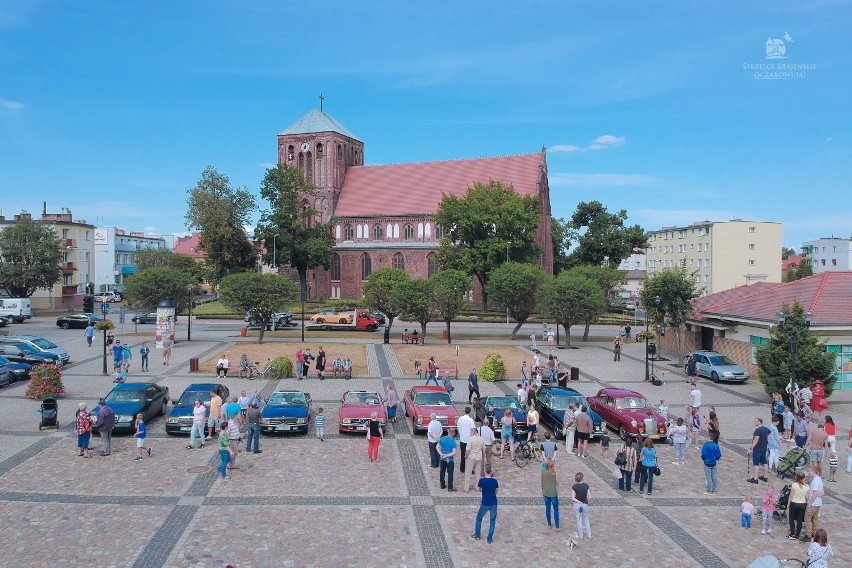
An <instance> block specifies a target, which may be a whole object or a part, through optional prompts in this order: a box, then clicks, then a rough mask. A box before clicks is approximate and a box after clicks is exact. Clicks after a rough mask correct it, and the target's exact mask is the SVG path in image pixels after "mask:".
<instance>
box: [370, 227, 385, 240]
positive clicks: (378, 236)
mask: <svg viewBox="0 0 852 568" xmlns="http://www.w3.org/2000/svg"><path fill="white" fill-rule="evenodd" d="M384 236H385V234H384V231H383V230H382V226H381V225H376V226H375V227H373V240H374V241H380V240H382V239H383V238H384Z"/></svg>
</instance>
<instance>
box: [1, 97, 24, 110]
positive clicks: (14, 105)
mask: <svg viewBox="0 0 852 568" xmlns="http://www.w3.org/2000/svg"><path fill="white" fill-rule="evenodd" d="M25 106H27V105H25V104H24V103H19V102H18V101H10V100H9V99H0V107H3V108H8V109H11V110H20V109H22V108H24V107H25Z"/></svg>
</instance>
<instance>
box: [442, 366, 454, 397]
mask: <svg viewBox="0 0 852 568" xmlns="http://www.w3.org/2000/svg"><path fill="white" fill-rule="evenodd" d="M441 384H442V386H443V387H444V388H445V389H447V392H448V393H450V398H452V396H453V391H454V390H456V387H454V386H453V379H452V377H450V372H449V371H448V370H447V369H444V377H443V378H442V379H441Z"/></svg>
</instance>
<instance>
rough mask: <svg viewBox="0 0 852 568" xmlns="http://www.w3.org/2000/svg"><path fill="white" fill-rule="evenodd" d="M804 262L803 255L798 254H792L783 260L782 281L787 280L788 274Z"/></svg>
mask: <svg viewBox="0 0 852 568" xmlns="http://www.w3.org/2000/svg"><path fill="white" fill-rule="evenodd" d="M801 264H802V257H801V256H799V255H798V254H791V255H790V256H788V257H787V258H785V259H784V260H782V261H781V281H782V282H783V281H785V280H787V274H788V273H789V272H790V271H791V270H796V269H798V268H799V266H801Z"/></svg>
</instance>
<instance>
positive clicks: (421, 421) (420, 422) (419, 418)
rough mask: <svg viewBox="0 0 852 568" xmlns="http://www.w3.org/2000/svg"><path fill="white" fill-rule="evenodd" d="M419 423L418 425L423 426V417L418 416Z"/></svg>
mask: <svg viewBox="0 0 852 568" xmlns="http://www.w3.org/2000/svg"><path fill="white" fill-rule="evenodd" d="M417 423H418V424H423V417H422V416H418V417H417Z"/></svg>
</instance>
